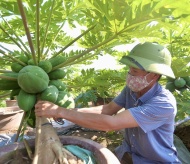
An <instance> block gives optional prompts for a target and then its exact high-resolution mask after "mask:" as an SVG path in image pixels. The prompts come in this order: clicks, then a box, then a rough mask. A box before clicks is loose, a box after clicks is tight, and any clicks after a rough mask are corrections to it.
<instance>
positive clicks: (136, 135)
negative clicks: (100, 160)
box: [35, 42, 181, 164]
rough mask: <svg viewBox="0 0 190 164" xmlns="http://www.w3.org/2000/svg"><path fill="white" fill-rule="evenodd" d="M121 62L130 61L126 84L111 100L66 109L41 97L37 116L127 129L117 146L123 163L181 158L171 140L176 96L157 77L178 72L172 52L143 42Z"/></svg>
mask: <svg viewBox="0 0 190 164" xmlns="http://www.w3.org/2000/svg"><path fill="white" fill-rule="evenodd" d="M121 62H122V63H124V64H127V65H128V66H129V72H128V75H127V79H126V81H127V85H126V86H125V88H124V89H123V91H122V92H121V93H120V94H119V95H118V96H117V97H116V98H115V99H114V100H113V101H112V102H110V103H109V104H107V105H103V106H97V107H91V108H81V109H75V110H68V109H64V108H62V107H59V106H57V105H54V104H52V103H50V102H43V101H39V102H38V103H37V104H36V106H35V108H36V109H35V112H36V116H43V117H54V118H64V119H67V120H69V121H72V122H74V123H76V124H78V125H80V126H83V127H86V128H91V129H97V130H102V131H110V130H119V129H125V135H124V140H123V143H122V145H121V146H119V147H118V148H116V150H115V154H116V156H117V157H118V159H119V160H120V161H121V163H122V164H127V163H134V164H138V163H141V164H148V163H149V164H150V163H181V162H180V161H179V159H178V157H177V153H176V149H175V147H174V144H173V132H174V118H175V115H176V112H177V108H176V100H175V98H174V97H173V95H172V94H171V93H170V92H169V91H168V90H166V89H164V87H162V86H161V85H160V84H159V83H158V80H159V79H160V77H161V75H165V76H168V77H171V78H175V76H174V74H173V71H172V69H171V67H170V66H171V55H170V52H169V51H168V50H167V49H166V48H165V47H163V46H161V45H159V44H156V43H150V42H145V43H143V44H138V45H136V46H135V47H134V48H133V49H132V51H131V52H130V53H129V55H128V56H125V57H123V58H122V60H121ZM122 108H125V110H124V111H122V112H118V111H119V110H121V109H122ZM131 158H132V160H131ZM130 160H131V161H130Z"/></svg>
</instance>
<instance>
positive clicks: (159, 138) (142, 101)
mask: <svg viewBox="0 0 190 164" xmlns="http://www.w3.org/2000/svg"><path fill="white" fill-rule="evenodd" d="M113 101H114V102H115V103H116V104H118V105H119V106H122V107H124V108H125V109H126V110H129V111H130V113H131V114H132V116H133V117H134V119H135V120H136V122H137V123H138V125H139V127H136V128H126V129H125V135H124V140H123V143H122V145H121V146H119V147H118V148H116V150H115V152H116V155H117V157H118V158H119V160H121V158H122V157H123V154H124V153H125V152H128V153H130V154H131V155H132V159H133V163H134V164H138V163H140V164H149V163H181V162H180V161H179V159H178V158H177V152H176V148H175V146H174V144H173V133H174V121H175V120H174V119H175V115H176V112H177V107H176V100H175V98H174V96H173V95H172V94H171V93H170V92H169V91H168V90H166V89H165V88H163V87H162V86H161V85H160V84H158V83H156V84H155V85H154V86H153V87H152V88H151V89H150V90H149V91H148V92H146V93H145V94H144V95H143V96H141V97H140V98H138V99H137V98H136V96H135V93H133V92H132V91H131V90H130V89H129V88H128V87H127V86H126V87H125V88H124V89H123V91H122V92H121V93H120V94H119V95H118V96H117V97H116V98H115V99H114V100H113Z"/></svg>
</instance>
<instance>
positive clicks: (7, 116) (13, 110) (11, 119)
mask: <svg viewBox="0 0 190 164" xmlns="http://www.w3.org/2000/svg"><path fill="white" fill-rule="evenodd" d="M23 114H24V112H23V110H21V109H20V108H19V107H18V106H12V107H5V108H0V131H5V130H17V129H18V127H19V125H20V122H21V120H22V116H23Z"/></svg>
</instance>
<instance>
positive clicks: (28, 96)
mask: <svg viewBox="0 0 190 164" xmlns="http://www.w3.org/2000/svg"><path fill="white" fill-rule="evenodd" d="M65 60H66V59H65V57H63V56H57V57H54V58H50V59H49V60H41V61H40V62H39V63H37V64H35V63H34V61H33V59H28V58H27V57H26V56H20V57H19V58H18V60H17V61H18V62H14V63H12V64H11V70H10V71H7V72H4V73H1V74H0V90H11V94H10V99H14V97H16V99H17V102H18V106H19V108H20V109H22V110H24V111H25V112H26V117H28V119H27V120H28V124H29V126H31V127H34V126H35V114H34V106H35V104H36V102H37V100H39V99H40V100H45V101H50V102H52V103H55V104H57V105H59V106H62V107H65V108H74V106H75V102H74V99H73V97H72V95H71V94H70V93H68V91H67V86H66V85H65V83H64V82H63V78H64V77H65V76H66V72H65V71H64V70H63V69H61V68H57V69H53V68H55V67H56V66H57V65H59V64H61V63H62V62H64V61H65Z"/></svg>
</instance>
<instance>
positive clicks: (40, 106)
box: [35, 101, 59, 118]
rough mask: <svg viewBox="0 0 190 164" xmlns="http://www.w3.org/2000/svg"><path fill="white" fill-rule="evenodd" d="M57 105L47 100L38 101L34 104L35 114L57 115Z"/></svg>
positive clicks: (48, 116)
mask: <svg viewBox="0 0 190 164" xmlns="http://www.w3.org/2000/svg"><path fill="white" fill-rule="evenodd" d="M58 109H59V106H58V105H55V104H53V103H51V102H48V101H38V102H37V103H36V105H35V113H36V116H39V117H40V116H43V117H47V118H52V117H54V118H56V117H58Z"/></svg>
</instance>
